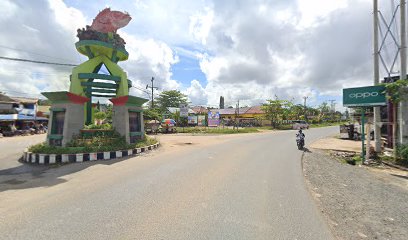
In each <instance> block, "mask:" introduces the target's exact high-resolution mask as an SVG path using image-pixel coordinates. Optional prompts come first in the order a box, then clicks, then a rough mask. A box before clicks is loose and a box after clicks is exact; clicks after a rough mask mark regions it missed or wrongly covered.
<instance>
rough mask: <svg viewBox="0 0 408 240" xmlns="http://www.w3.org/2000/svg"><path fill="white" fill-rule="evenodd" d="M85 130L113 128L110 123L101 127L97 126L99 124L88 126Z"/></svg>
mask: <svg viewBox="0 0 408 240" xmlns="http://www.w3.org/2000/svg"><path fill="white" fill-rule="evenodd" d="M84 129H101V130H112V129H113V127H112V125H111V124H109V123H104V124H100V125H97V124H90V125H86V126H85V127H84Z"/></svg>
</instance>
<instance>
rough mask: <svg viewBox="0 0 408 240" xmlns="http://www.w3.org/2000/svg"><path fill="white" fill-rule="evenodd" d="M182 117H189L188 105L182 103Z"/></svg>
mask: <svg viewBox="0 0 408 240" xmlns="http://www.w3.org/2000/svg"><path fill="white" fill-rule="evenodd" d="M179 106H180V117H188V105H187V104H185V103H180V105H179Z"/></svg>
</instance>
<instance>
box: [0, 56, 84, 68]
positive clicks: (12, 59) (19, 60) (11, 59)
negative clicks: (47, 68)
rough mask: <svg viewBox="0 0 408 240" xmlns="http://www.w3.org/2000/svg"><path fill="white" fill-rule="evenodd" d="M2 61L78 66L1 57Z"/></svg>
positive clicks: (66, 64) (67, 64) (68, 64)
mask: <svg viewBox="0 0 408 240" xmlns="http://www.w3.org/2000/svg"><path fill="white" fill-rule="evenodd" d="M0 59H4V60H10V61H18V62H30V63H39V64H48V65H58V66H68V67H76V66H78V64H70V63H55V62H45V61H36V60H30V59H23V58H10V57H3V56H0Z"/></svg>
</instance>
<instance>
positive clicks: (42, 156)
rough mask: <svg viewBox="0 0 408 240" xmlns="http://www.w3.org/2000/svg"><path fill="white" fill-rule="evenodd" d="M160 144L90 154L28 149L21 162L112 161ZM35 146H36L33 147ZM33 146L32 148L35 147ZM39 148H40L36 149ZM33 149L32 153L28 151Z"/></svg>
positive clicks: (74, 151)
mask: <svg viewBox="0 0 408 240" xmlns="http://www.w3.org/2000/svg"><path fill="white" fill-rule="evenodd" d="M39 145H41V144H39ZM159 145H160V143H159V142H156V143H154V144H151V145H146V146H142V147H139V146H138V145H135V146H134V147H133V148H128V149H124V150H123V149H121V150H112V151H92V152H82V153H81V152H77V151H78V150H80V148H61V149H59V151H56V152H54V153H44V152H38V151H37V150H36V148H33V147H30V148H29V149H27V150H26V151H24V156H23V160H24V162H27V163H32V164H45V165H47V164H61V163H77V162H87V161H96V160H112V159H117V158H123V157H129V156H135V155H138V154H141V153H144V152H147V151H150V150H153V149H155V148H157V147H159ZM35 146H37V145H35ZM35 146H34V147H35ZM38 148H40V147H38ZM32 149H34V152H33V151H30V150H32ZM64 152H65V153H64Z"/></svg>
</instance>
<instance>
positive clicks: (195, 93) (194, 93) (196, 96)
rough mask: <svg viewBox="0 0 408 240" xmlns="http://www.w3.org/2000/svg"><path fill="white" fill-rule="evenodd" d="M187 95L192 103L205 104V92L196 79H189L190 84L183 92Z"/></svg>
mask: <svg viewBox="0 0 408 240" xmlns="http://www.w3.org/2000/svg"><path fill="white" fill-rule="evenodd" d="M184 94H186V95H187V96H188V99H189V101H191V102H192V103H193V104H199V105H205V104H207V93H206V91H205V89H204V88H203V87H202V86H201V84H200V82H199V81H197V80H193V81H191V85H190V87H189V88H187V90H186V91H185V92H184Z"/></svg>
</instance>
